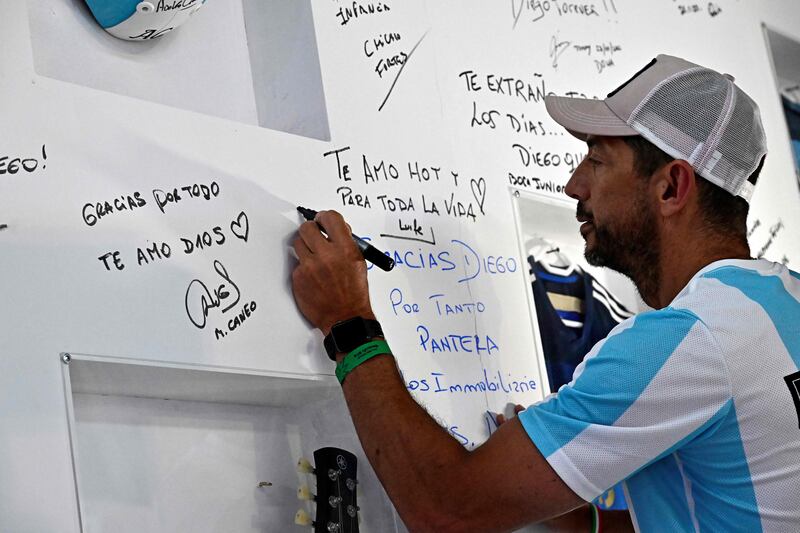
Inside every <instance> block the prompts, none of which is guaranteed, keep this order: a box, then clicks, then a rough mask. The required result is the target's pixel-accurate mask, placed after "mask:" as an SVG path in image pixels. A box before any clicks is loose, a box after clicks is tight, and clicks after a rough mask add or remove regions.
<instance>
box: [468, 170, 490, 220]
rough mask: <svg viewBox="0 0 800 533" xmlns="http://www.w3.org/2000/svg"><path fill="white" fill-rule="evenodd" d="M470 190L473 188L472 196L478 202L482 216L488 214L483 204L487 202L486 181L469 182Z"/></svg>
mask: <svg viewBox="0 0 800 533" xmlns="http://www.w3.org/2000/svg"><path fill="white" fill-rule="evenodd" d="M469 186H470V188H472V196H474V197H475V201H476V202H478V207H479V208H480V210H481V214H482V215H485V214H486V213H485V212H484V210H483V204H484V202H486V179H484V178H480V179H477V180H475V179H473V180H470V182H469Z"/></svg>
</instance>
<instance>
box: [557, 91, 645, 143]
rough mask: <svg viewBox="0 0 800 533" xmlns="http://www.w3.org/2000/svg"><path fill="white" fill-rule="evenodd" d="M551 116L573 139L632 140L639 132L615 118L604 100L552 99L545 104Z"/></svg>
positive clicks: (558, 97)
mask: <svg viewBox="0 0 800 533" xmlns="http://www.w3.org/2000/svg"><path fill="white" fill-rule="evenodd" d="M544 103H545V107H546V108H547V112H548V113H549V114H550V116H551V117H552V118H553V120H555V121H556V122H558V123H559V124H561V125H562V126H564V127H565V128H566V129H567V131H569V132H570V133H571V134H572V135H574V136H575V137H577V138H578V139H581V140H582V141H585V140H586V137H587V136H588V135H599V136H603V137H631V136H633V135H639V132H638V131H636V130H635V129H633V128H631V127H630V126H628V124H626V123H625V121H624V120H622V119H621V118H619V117H618V116H617V115H615V114H614V112H613V111H611V109H609V107H608V106H607V105H606V103H605V102H604V101H602V100H590V99H588V98H567V97H564V96H548V97H546V98H545V100H544Z"/></svg>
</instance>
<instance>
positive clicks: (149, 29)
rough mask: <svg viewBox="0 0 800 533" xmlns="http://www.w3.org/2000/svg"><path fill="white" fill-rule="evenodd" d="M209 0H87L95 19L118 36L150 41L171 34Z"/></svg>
mask: <svg viewBox="0 0 800 533" xmlns="http://www.w3.org/2000/svg"><path fill="white" fill-rule="evenodd" d="M205 2H206V0H146V1H141V0H86V4H87V5H88V6H89V9H90V10H91V12H92V15H93V16H94V18H95V20H96V21H97V22H98V23H99V24H100V26H102V27H103V29H104V30H106V31H107V32H108V33H110V34H111V35H113V36H114V37H119V38H120V39H125V40H128V41H146V40H149V39H155V38H156V37H160V36H162V35H164V34H165V33H168V32H170V31H172V30H174V29H175V28H177V27H178V26H180V25H181V24H183V23H184V22H186V21H187V20H189V18H190V17H191V16H192V15H194V14H195V13H196V12H197V10H198V9H200V8H201V7H203V5H204V4H205Z"/></svg>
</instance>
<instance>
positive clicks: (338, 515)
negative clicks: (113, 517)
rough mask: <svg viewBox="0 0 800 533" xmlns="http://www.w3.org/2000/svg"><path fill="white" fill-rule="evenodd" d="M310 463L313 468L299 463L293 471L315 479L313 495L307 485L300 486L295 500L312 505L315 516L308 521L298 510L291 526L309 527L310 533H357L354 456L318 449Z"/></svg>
mask: <svg viewBox="0 0 800 533" xmlns="http://www.w3.org/2000/svg"><path fill="white" fill-rule="evenodd" d="M314 463H315V465H316V466H312V465H311V463H309V462H308V461H307V460H306V459H300V461H298V463H297V469H298V470H299V471H300V472H303V473H307V474H313V475H314V476H315V477H316V482H317V493H316V494H312V492H311V489H309V488H308V486H307V485H302V486H301V487H300V488H299V489H297V497H298V498H299V499H301V500H311V501H314V502H315V503H316V514H315V516H314V519H313V520H312V519H311V517H310V516H309V514H308V513H307V512H306V511H305V510H304V509H301V510H299V511H297V514H296V515H295V523H296V524H297V525H300V526H311V527H313V528H314V533H358V510H359V509H358V504H357V502H356V487H357V486H358V478H357V476H356V474H357V471H356V468H357V466H358V463H357V460H356V456H355V455H353V454H352V453H350V452H348V451H347V450H342V449H341V448H320V449H319V450H317V451H315V452H314Z"/></svg>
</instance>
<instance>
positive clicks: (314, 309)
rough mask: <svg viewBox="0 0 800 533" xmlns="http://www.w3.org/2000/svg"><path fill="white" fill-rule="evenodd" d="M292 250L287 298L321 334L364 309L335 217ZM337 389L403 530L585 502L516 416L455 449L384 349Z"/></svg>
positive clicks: (352, 257) (349, 247) (361, 287)
mask: <svg viewBox="0 0 800 533" xmlns="http://www.w3.org/2000/svg"><path fill="white" fill-rule="evenodd" d="M320 226H322V227H323V228H324V229H325V233H327V238H326V237H325V235H323V234H322V233H321V232H320ZM294 247H295V250H296V252H297V256H298V258H299V261H300V264H299V265H298V267H297V268H296V269H295V271H294V273H293V289H294V294H295V299H296V301H297V304H298V307H299V308H300V310H301V312H302V313H303V314H304V315H305V316H306V317H307V318H308V319H309V320H310V321H311V322H312V324H314V325H315V326H316V327H318V328H320V330H322V332H323V333H324V334H327V333H328V332H329V331H330V328H331V326H332V325H333V324H334V323H336V322H337V321H340V320H344V319H347V318H351V317H353V316H363V317H372V316H373V314H372V308H371V305H370V303H369V291H368V287H367V278H366V266H365V264H364V260H363V258H362V257H361V254H360V252H359V251H358V249H357V248H356V246H355V244H354V243H353V241H352V239H351V237H350V230H349V228H348V227H347V225H346V224H345V222H344V220H343V219H342V217H341V215H339V214H338V213H336V212H332V211H327V212H321V213H319V215H318V216H317V219H316V223H314V222H309V223H306V224H303V225H302V226H301V228H300V232H299V237H298V239H297V240H296V241H295V243H294ZM341 357H343V354H339V359H341ZM343 389H344V394H345V398H346V400H347V404H348V407H349V409H350V413H351V416H352V418H353V423H354V424H355V427H356V431H357V432H358V436H359V439H360V440H361V444H362V446H363V448H364V451H365V452H366V454H367V457H368V459H369V461H370V463H371V464H372V466H373V468H374V469H375V472H376V473H377V474H378V477H379V478H380V480H381V483H382V484H383V486H384V488H385V489H386V492H387V493H388V495H389V497H390V498H391V500H392V502H393V503H394V505H395V507H396V508H397V510H398V512H399V513H400V516H401V517H402V519H403V521H404V522H405V524H406V526H407V527H408V528H409V529H410V530H412V531H437V532H439V531H443V532H447V531H470V532H476V531H507V530H512V529H515V528H518V527H520V526H522V525H524V524H526V523H530V522H536V521H539V520H543V519H546V518H549V517H553V516H557V515H560V514H563V513H565V512H567V511H569V510H570V509H573V508H575V507H577V506H579V505H581V504H583V503H585V502H584V501H583V500H582V499H581V498H580V497H578V496H577V495H576V494H575V493H574V492H573V491H572V490H571V489H570V488H569V487H568V486H567V485H566V484H565V483H564V482H563V481H562V480H561V479H560V478H559V476H558V475H557V474H556V473H555V472H554V471H553V470H552V468H551V467H550V465H549V464H548V463H547V461H546V460H545V459H544V457H542V455H541V453H539V451H538V449H537V448H536V446H535V445H534V444H533V443H532V442H531V440H530V438H529V437H528V436H527V434H526V433H525V430H524V429H523V428H522V425H521V423H520V422H519V421H518V420H513V421H511V422H509V423H506V424H504V425H503V426H502V427H500V428H499V429H498V431H497V432H496V433H495V434H494V435H493V436H492V437H491V438H490V439H489V440H488V441H487V442H486V443H485V444H483V445H482V446H480V447H479V448H477V449H476V450H474V451H472V452H469V451H467V450H466V449H464V448H463V447H462V446H461V445H460V444H459V443H458V442H457V441H456V440H455V439H454V438H452V437H451V436H450V435H449V434H448V433H447V432H446V431H445V430H444V429H443V428H441V427H440V426H439V425H438V424H437V423H436V422H435V421H434V420H433V419H432V418H431V417H430V415H428V413H426V412H425V410H424V409H422V407H420V406H419V405H418V404H417V403H416V401H415V400H414V399H413V398H412V397H411V395H410V394H409V393H408V390H407V389H406V386H405V383H403V380H402V378H401V376H400V374H399V372H398V370H397V367H396V365H395V362H394V359H393V358H392V357H390V356H387V355H381V356H377V357H375V358H373V359H370V360H369V361H367V362H365V363H363V364H361V365H360V366H358V367H356V368H355V370H353V371H352V372H351V373H350V374H349V375H348V376H347V378H346V380H345V382H344V384H343Z"/></svg>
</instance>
